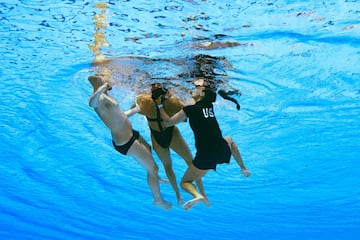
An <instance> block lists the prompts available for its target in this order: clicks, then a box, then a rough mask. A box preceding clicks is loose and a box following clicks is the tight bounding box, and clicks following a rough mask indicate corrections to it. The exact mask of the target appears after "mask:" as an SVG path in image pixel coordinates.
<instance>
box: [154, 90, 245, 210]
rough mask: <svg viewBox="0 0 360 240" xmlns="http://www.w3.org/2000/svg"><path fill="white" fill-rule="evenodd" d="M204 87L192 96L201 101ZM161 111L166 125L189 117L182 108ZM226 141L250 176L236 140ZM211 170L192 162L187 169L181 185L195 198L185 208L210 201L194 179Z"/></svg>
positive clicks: (242, 169) (243, 170)
mask: <svg viewBox="0 0 360 240" xmlns="http://www.w3.org/2000/svg"><path fill="white" fill-rule="evenodd" d="M203 89H204V88H203V87H198V88H196V89H195V90H194V91H193V93H192V97H193V98H194V100H195V101H196V102H197V101H200V100H201V99H202V97H203ZM157 103H160V101H159V99H157ZM160 113H161V116H162V118H163V119H164V124H165V126H173V125H175V124H177V123H180V122H183V121H185V120H186V119H187V116H186V113H185V112H184V111H183V110H180V111H179V112H178V113H176V114H174V115H173V116H171V117H169V116H168V115H167V113H166V112H165V111H164V109H163V108H160ZM224 139H225V140H226V142H227V143H228V146H229V148H230V150H231V154H232V156H233V157H234V158H235V160H236V162H237V163H238V165H239V166H240V169H241V172H242V174H243V175H244V176H245V177H249V176H250V175H251V173H250V172H249V171H248V170H247V168H246V166H245V164H244V162H243V159H242V157H241V155H240V151H239V148H238V147H237V145H236V144H235V142H234V141H233V140H232V138H231V137H230V136H226V137H224ZM208 171H209V170H201V169H198V168H197V167H195V166H194V165H193V164H190V165H189V167H188V169H187V170H186V172H185V174H184V176H183V178H182V179H181V183H180V185H181V187H182V188H183V189H184V190H185V191H186V192H188V193H190V194H191V195H192V196H193V199H191V200H190V201H188V202H186V203H185V204H184V206H183V207H184V209H185V210H188V209H191V208H192V207H193V206H194V205H196V204H197V203H199V202H204V203H205V204H207V203H208V200H207V198H206V197H204V196H203V195H202V194H201V193H199V192H198V191H197V190H196V187H195V185H194V184H193V182H194V181H196V180H200V179H201V178H202V177H203V176H205V174H206V173H207V172H208Z"/></svg>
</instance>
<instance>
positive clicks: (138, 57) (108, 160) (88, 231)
mask: <svg viewBox="0 0 360 240" xmlns="http://www.w3.org/2000/svg"><path fill="white" fill-rule="evenodd" d="M359 19H360V1H358V0H339V1H335V0H330V1H290V0H288V1H285V0H282V1H281V0H279V1H278V0H273V1H270V0H266V1H265V0H264V1H256V0H255V1H230V0H225V1H213V0H208V1H205V0H202V1H201V0H183V1H180V0H178V1H175V0H167V1H165V0H164V1H145V0H141V1H140V0H139V1H135V0H132V1H131V0H127V1H109V2H100V1H99V2H92V1H75V0H74V1H42V0H37V1H35V0H34V1H27V0H23V1H18V0H12V1H8V0H5V1H1V2H0V26H1V28H0V29H1V30H0V34H1V37H0V46H1V47H0V54H1V56H2V57H1V59H0V63H1V65H0V73H1V76H2V81H0V93H1V101H0V118H1V127H0V136H1V139H2V140H1V141H0V149H1V150H0V151H1V155H0V157H1V162H0V192H1V194H0V238H1V239H37V240H38V239H358V238H359V237H360V230H359V226H360V188H359V186H360V178H359V169H360V166H359V165H360V164H359V159H360V156H359V152H360V120H359V119H360V118H359V116H360V70H359V66H360V58H359V56H360V54H359V52H360V48H359V47H360V20H359ZM198 54H206V55H209V56H214V57H219V58H221V59H223V60H222V61H221V66H218V69H216V71H218V73H219V74H221V77H220V79H221V80H222V81H224V82H225V83H226V87H228V88H232V89H238V90H239V91H240V92H241V94H242V95H241V96H236V99H237V100H238V101H239V102H240V104H241V110H240V111H237V110H236V108H235V106H234V105H233V104H232V103H230V102H228V101H225V100H223V99H222V98H219V100H218V101H217V103H216V106H215V108H216V109H215V111H216V114H217V118H218V120H219V122H220V124H221V126H222V130H223V134H224V135H231V136H232V137H233V138H234V140H235V141H236V142H237V143H238V145H239V146H240V149H241V152H242V155H243V158H244V161H245V163H246V165H247V166H248V168H249V170H250V171H251V172H252V176H251V177H250V178H244V177H242V176H241V174H240V172H239V169H238V167H237V166H236V163H235V161H234V162H231V163H230V164H229V165H221V166H220V167H219V168H218V170H217V172H210V173H209V174H208V175H206V177H205V178H204V184H205V188H206V190H207V192H208V197H209V199H210V201H211V203H212V205H211V207H209V208H207V207H205V206H204V205H201V204H199V205H197V206H195V207H194V208H193V209H191V210H190V211H184V210H183V209H182V207H181V206H177V205H176V199H175V196H174V194H173V191H172V189H171V187H170V185H161V190H162V193H163V195H164V198H166V199H167V200H169V201H171V202H172V203H173V204H174V207H173V208H172V209H171V210H170V211H163V210H160V209H157V208H156V207H154V206H153V205H152V204H151V201H152V199H151V194H150V192H149V190H148V188H147V185H146V180H145V172H144V170H143V169H142V168H141V167H140V166H139V165H138V164H137V163H136V161H135V160H133V159H132V158H130V157H124V156H121V155H120V154H118V153H117V152H116V151H115V150H114V149H113V148H112V146H111V139H110V135H109V132H108V130H107V129H106V128H105V127H104V125H103V124H102V123H101V122H100V120H99V119H98V117H97V116H96V115H95V113H94V112H93V110H92V109H91V108H89V107H88V105H87V101H88V98H89V96H90V95H91V92H92V89H91V87H90V86H89V84H88V82H87V80H86V79H87V77H88V76H89V75H90V74H92V73H94V72H96V71H98V70H99V68H98V66H96V65H93V64H92V62H93V60H94V56H97V57H105V58H109V59H113V61H111V62H110V63H109V65H107V68H109V69H111V71H112V73H111V74H112V75H111V77H112V79H113V80H117V85H115V87H114V90H113V94H114V96H115V97H116V98H118V99H119V100H120V105H121V107H122V108H123V109H128V108H129V107H130V106H131V104H132V102H133V99H134V97H135V96H136V94H137V93H139V92H140V91H142V90H143V89H144V88H145V86H146V84H148V83H149V79H146V78H145V79H143V78H142V77H143V76H142V75H141V73H143V72H145V71H146V72H148V73H149V76H151V78H152V79H153V80H154V79H162V80H164V81H165V82H168V83H171V84H172V85H173V86H177V89H181V87H180V86H182V87H183V88H187V87H189V86H188V85H187V82H186V80H188V79H187V77H186V74H189V71H190V70H189V69H190V68H191V67H192V66H193V65H192V64H194V63H193V61H192V59H193V57H194V56H195V55H198ZM181 74H185V75H181ZM139 79H140V80H139ZM131 122H132V123H133V125H134V128H136V129H138V130H140V131H141V132H142V135H143V136H144V137H145V138H146V139H147V140H148V141H150V139H149V130H148V128H147V123H146V120H145V119H144V118H143V117H142V116H140V115H138V116H137V115H136V116H133V117H132V118H131ZM179 128H180V129H181V131H182V133H183V135H184V136H185V138H186V140H187V142H188V143H189V145H190V147H191V150H192V152H193V153H194V152H195V149H194V140H193V135H192V132H191V131H190V129H189V126H188V124H187V123H184V124H179ZM154 157H155V161H156V162H157V163H158V164H159V166H160V175H161V176H165V174H164V170H163V167H162V165H161V163H160V160H159V159H158V158H157V156H155V155H154ZM172 157H173V165H174V168H175V172H176V174H177V177H178V179H180V178H181V176H182V174H183V172H184V171H185V169H186V167H185V163H184V161H183V160H182V159H181V158H179V157H178V156H177V155H176V154H173V155H172ZM182 194H183V196H184V197H185V200H188V199H189V198H190V196H189V195H188V194H186V193H185V192H182Z"/></svg>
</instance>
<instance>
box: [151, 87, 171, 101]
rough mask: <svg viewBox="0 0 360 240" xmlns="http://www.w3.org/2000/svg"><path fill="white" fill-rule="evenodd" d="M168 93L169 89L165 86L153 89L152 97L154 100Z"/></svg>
mask: <svg viewBox="0 0 360 240" xmlns="http://www.w3.org/2000/svg"><path fill="white" fill-rule="evenodd" d="M166 93H167V89H166V88H164V87H160V88H156V89H155V90H153V91H152V94H151V98H152V99H153V100H156V99H158V98H159V97H160V96H163V95H165V94H166Z"/></svg>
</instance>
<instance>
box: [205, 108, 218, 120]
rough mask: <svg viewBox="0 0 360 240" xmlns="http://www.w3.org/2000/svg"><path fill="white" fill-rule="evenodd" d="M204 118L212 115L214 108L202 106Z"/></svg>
mask: <svg viewBox="0 0 360 240" xmlns="http://www.w3.org/2000/svg"><path fill="white" fill-rule="evenodd" d="M202 112H203V115H204V118H209V117H214V116H215V115H214V110H213V109H212V108H203V109H202Z"/></svg>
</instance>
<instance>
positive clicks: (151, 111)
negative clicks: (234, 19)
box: [136, 84, 206, 204]
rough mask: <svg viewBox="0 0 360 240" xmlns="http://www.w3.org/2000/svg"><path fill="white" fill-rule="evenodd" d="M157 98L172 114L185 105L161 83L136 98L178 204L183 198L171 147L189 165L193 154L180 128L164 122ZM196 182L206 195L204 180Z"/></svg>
mask: <svg viewBox="0 0 360 240" xmlns="http://www.w3.org/2000/svg"><path fill="white" fill-rule="evenodd" d="M157 98H162V102H163V104H164V108H165V111H166V112H167V114H168V115H170V116H172V115H173V114H175V113H176V112H178V111H179V110H180V109H182V108H183V107H184V105H183V103H182V102H181V101H180V100H179V99H178V98H176V97H175V96H172V95H170V94H169V93H168V91H167V90H166V89H164V88H163V87H162V85H161V84H153V85H152V91H151V94H150V93H146V94H141V95H139V96H137V98H136V103H137V105H138V107H139V109H138V111H137V112H138V113H139V114H142V115H145V116H146V118H147V120H148V125H149V128H150V132H151V142H152V146H153V149H154V150H155V152H156V154H157V155H158V157H159V159H160V160H161V161H162V163H163V165H164V169H165V173H166V176H167V178H168V179H169V181H170V184H171V186H172V188H173V189H174V191H175V194H176V198H177V201H178V204H182V203H183V198H182V196H181V194H180V191H179V187H178V184H177V181H176V176H175V172H174V170H173V168H172V159H171V155H170V149H172V150H174V151H175V152H176V153H177V154H179V155H180V156H181V157H182V158H183V159H184V160H185V162H186V164H187V165H190V164H191V162H192V160H193V156H192V154H191V152H190V149H189V147H188V145H187V144H186V142H185V140H184V138H183V137H182V136H181V134H180V131H179V129H178V128H177V127H176V126H170V127H165V125H164V124H163V120H162V118H161V116H160V112H159V109H158V108H157V107H156V103H155V101H154V99H157ZM196 184H197V186H198V188H199V191H200V192H201V194H202V195H203V196H205V197H206V194H205V191H204V187H203V184H202V181H201V180H198V181H196Z"/></svg>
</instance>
